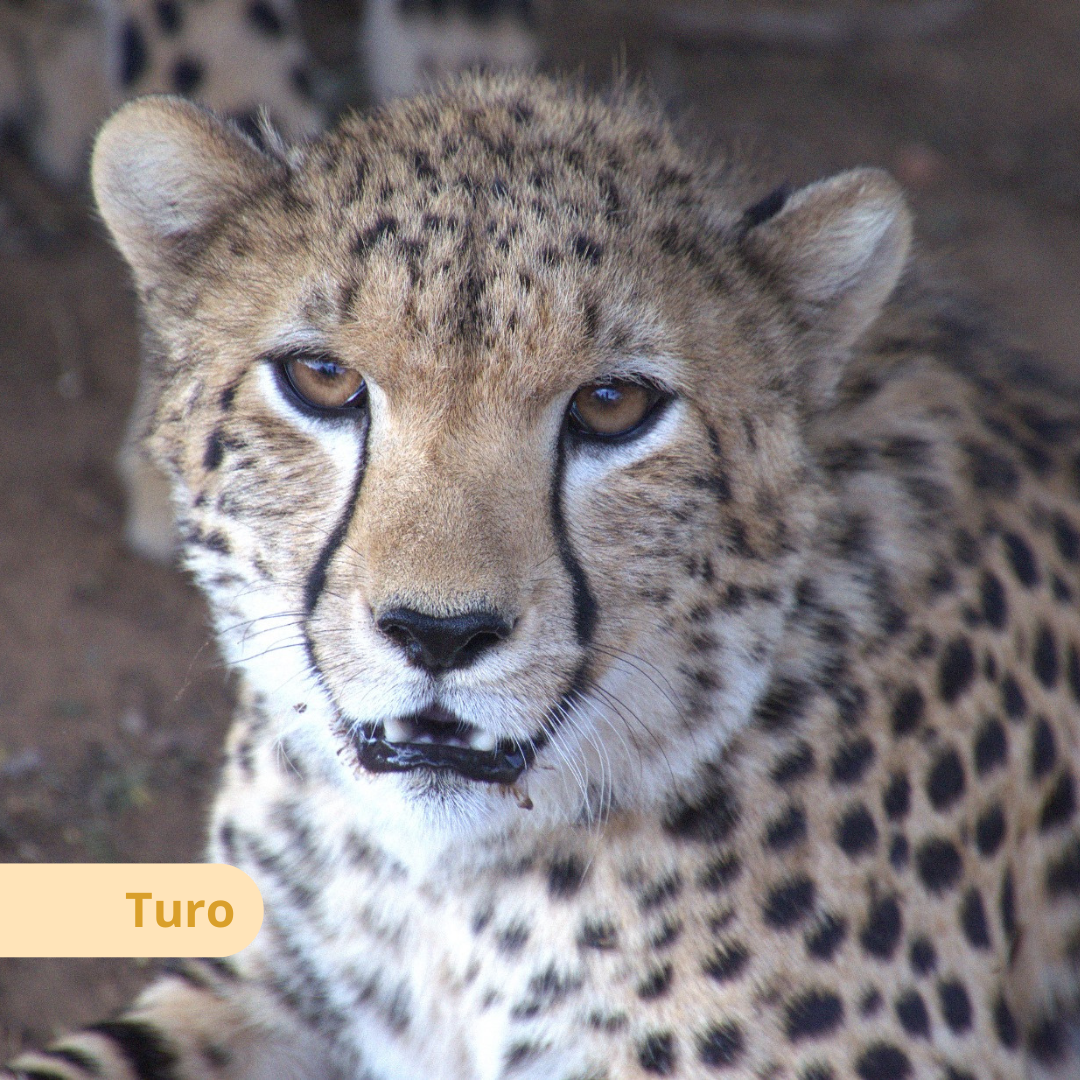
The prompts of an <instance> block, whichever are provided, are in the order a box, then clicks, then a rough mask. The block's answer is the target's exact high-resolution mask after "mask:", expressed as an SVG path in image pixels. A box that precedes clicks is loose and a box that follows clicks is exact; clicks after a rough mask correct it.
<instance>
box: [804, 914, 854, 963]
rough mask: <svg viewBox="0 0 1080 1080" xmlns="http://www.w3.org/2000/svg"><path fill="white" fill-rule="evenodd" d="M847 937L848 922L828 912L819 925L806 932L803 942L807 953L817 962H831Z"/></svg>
mask: <svg viewBox="0 0 1080 1080" xmlns="http://www.w3.org/2000/svg"><path fill="white" fill-rule="evenodd" d="M846 937H847V922H846V921H845V920H844V919H842V918H840V917H839V916H837V915H833V914H831V913H829V912H826V913H825V914H824V915H822V917H821V918H820V919H819V920H818V922H817V925H815V926H812V927H810V929H809V930H807V931H806V935H805V937H804V938H803V941H804V942H805V944H806V951H807V953H809V955H810V956H812V957H813V958H814V959H815V960H826V961H828V960H831V959H832V958H833V955H834V954H835V953H836V950H837V949H839V948H840V946H841V945H842V944H843V943H844V939H845V938H846Z"/></svg>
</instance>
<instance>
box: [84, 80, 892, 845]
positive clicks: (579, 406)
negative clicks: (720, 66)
mask: <svg viewBox="0 0 1080 1080" xmlns="http://www.w3.org/2000/svg"><path fill="white" fill-rule="evenodd" d="M702 177H703V174H702V173H700V172H699V171H698V170H697V169H696V167H695V166H694V165H693V163H692V162H690V161H688V160H687V159H686V158H685V157H684V156H683V154H682V152H681V151H680V150H679V149H678V148H677V146H676V145H675V144H674V142H673V140H672V138H671V136H670V134H669V133H668V132H667V131H666V130H665V129H664V128H663V127H661V126H659V125H658V124H657V123H656V122H655V120H653V119H652V118H651V116H650V115H647V114H644V113H642V112H639V111H638V110H636V109H635V107H634V106H633V104H632V103H627V104H624V105H623V106H622V107H621V108H615V107H608V106H605V105H602V104H600V103H598V102H596V101H591V100H587V99H585V98H581V97H578V96H577V95H575V94H574V93H573V92H567V91H566V90H565V89H561V88H559V87H558V86H556V85H555V84H551V83H547V82H542V81H536V80H526V79H512V78H503V79H491V80H486V81H485V80H473V81H467V82H463V83H462V84H460V85H459V86H458V87H457V88H456V89H452V90H450V91H448V92H446V93H445V94H444V95H443V96H442V97H432V98H421V99H417V100H416V101H414V102H406V103H399V104H396V105H394V106H392V107H390V108H389V109H388V110H386V111H384V112H380V113H377V114H375V116H373V117H371V118H353V119H350V120H347V121H346V122H345V123H344V124H343V126H342V127H341V128H340V129H339V130H338V131H337V132H335V133H331V134H330V135H328V136H326V137H325V138H323V139H322V140H320V141H317V142H315V143H312V144H311V145H310V146H307V147H303V148H300V149H297V150H294V151H287V150H285V149H284V148H277V149H272V150H271V151H270V152H266V151H263V150H258V149H256V148H255V147H254V146H253V145H251V144H249V143H248V142H247V141H246V140H245V139H244V138H243V137H242V136H241V135H239V134H238V133H237V132H236V131H234V130H233V129H231V128H229V127H227V126H226V125H224V124H222V123H221V122H219V121H217V120H216V119H214V118H213V117H212V116H210V115H209V114H207V113H205V112H202V111H199V110H197V109H196V108H194V107H192V106H189V105H185V104H183V103H180V102H177V101H175V100H170V99H157V100H147V101H145V102H138V103H135V104H133V105H130V106H128V107H126V108H125V109H124V110H122V111H121V112H120V113H119V114H118V115H117V117H115V118H114V120H113V121H111V122H110V124H109V125H108V126H107V127H106V129H105V131H104V132H103V134H102V136H101V137H100V139H99V143H98V147H97V150H96V155H95V164H94V183H95V191H96V194H97V198H98V202H99V205H100V206H101V209H102V213H103V215H104V216H105V219H106V221H107V223H108V224H109V227H110V229H111V230H112V232H113V235H114V237H115V238H116V240H117V242H118V244H119V246H120V248H121V251H122V252H123V253H124V255H125V256H126V257H127V259H128V261H129V262H130V263H131V265H132V268H133V270H134V272H135V276H136V280H137V282H138V284H139V287H140V292H141V296H142V299H143V303H144V308H145V312H146V316H147V323H148V327H149V330H150V334H151V338H152V341H153V343H154V345H155V348H156V350H157V352H158V354H159V356H158V360H157V363H156V366H155V367H154V370H153V373H152V374H153V378H154V379H155V380H156V383H155V386H156V394H157V409H156V411H155V414H154V418H153V421H152V430H151V431H150V446H151V447H152V449H153V451H154V453H155V454H156V455H157V456H158V458H159V459H160V460H161V461H162V462H163V463H164V464H165V465H166V467H167V468H168V470H169V472H170V474H171V476H172V477H173V482H174V487H175V492H176V498H177V503H178V507H179V509H180V513H181V517H182V522H183V525H184V527H185V529H186V532H187V537H188V553H189V563H190V565H191V566H192V567H193V569H194V570H195V572H196V574H197V575H198V577H199V580H200V582H201V584H202V585H203V587H204V589H205V590H206V592H207V594H208V596H209V597H210V600H211V603H212V605H213V608H214V611H215V616H216V620H217V625H218V630H219V636H220V638H221V641H222V644H223V647H224V649H225V650H226V653H227V655H228V657H229V659H230V660H231V661H232V662H234V663H236V664H237V665H239V666H241V667H242V668H243V669H244V670H245V672H246V673H247V676H248V680H249V683H250V685H251V686H252V687H253V688H254V690H255V692H256V694H257V695H259V696H260V697H261V698H262V699H263V701H264V703H265V709H266V711H267V712H268V714H269V715H270V716H272V717H273V718H274V723H275V725H276V728H275V731H276V734H277V737H279V738H280V739H281V740H282V745H283V746H287V745H292V746H303V748H304V753H305V754H308V755H309V756H310V755H314V756H316V757H318V759H319V760H321V761H323V762H324V764H325V772H326V774H327V775H328V776H332V777H333V778H334V779H335V782H337V783H340V784H343V785H351V788H352V789H353V790H354V791H355V793H356V799H357V800H358V801H359V802H360V803H362V804H363V806H364V808H365V812H367V813H369V814H372V815H374V816H375V817H376V818H377V819H378V820H385V821H391V820H393V821H399V820H404V819H408V820H414V821H421V822H423V823H424V824H425V825H433V824H434V825H440V826H451V827H453V828H455V829H460V828H461V827H465V828H477V827H480V826H481V825H490V824H492V823H495V824H496V825H498V824H500V823H501V824H502V825H505V824H506V823H507V822H508V821H520V819H521V818H522V817H523V815H522V813H521V811H520V810H519V809H518V806H519V805H524V806H527V805H529V804H530V802H531V804H532V805H533V806H534V807H535V810H534V813H533V814H532V815H528V817H529V818H530V819H531V820H533V821H544V820H549V819H552V818H557V819H561V820H565V819H566V818H567V817H570V818H586V819H588V818H592V817H595V816H596V815H598V814H602V813H604V812H605V811H606V810H607V809H609V808H610V807H611V806H613V805H619V806H623V807H635V806H637V807H644V806H647V805H649V804H651V803H657V802H661V801H663V800H666V799H669V798H671V797H672V796H673V795H675V794H678V793H680V792H682V791H683V789H685V788H686V787H687V786H691V785H693V784H694V783H695V778H696V777H697V775H698V772H699V770H700V767H701V765H702V763H703V762H705V761H706V760H707V759H708V758H709V757H710V756H712V755H714V754H715V753H716V752H717V750H718V749H719V748H720V747H722V746H723V745H724V744H725V742H726V741H727V740H728V739H730V738H731V735H732V733H733V732H734V731H736V730H737V729H738V728H739V727H740V726H741V725H742V724H744V723H746V722H747V721H748V719H749V717H750V716H751V714H752V712H753V710H754V707H755V705H756V703H757V701H758V698H759V697H760V695H761V693H762V688H763V686H764V684H765V682H766V680H767V678H768V676H769V673H770V670H771V668H772V665H773V663H774V658H775V656H776V653H777V650H778V649H779V648H781V647H782V642H783V636H784V633H785V625H786V622H787V619H788V617H789V613H790V611H791V609H792V606H793V604H794V598H793V593H794V585H795V581H796V579H797V576H798V573H799V568H800V567H801V566H802V565H803V564H804V562H805V561H806V559H807V558H809V557H810V556H811V555H812V547H813V534H814V529H815V527H816V507H817V504H818V499H819V493H820V489H819V486H818V482H817V479H816V477H815V474H814V471H813V468H812V466H811V465H810V458H809V455H808V453H807V448H806V441H805V439H806V436H805V430H806V428H807V425H808V424H810V423H812V420H813V417H814V416H815V414H816V413H817V412H818V411H820V410H822V409H823V408H826V407H827V402H828V400H829V395H830V393H831V386H832V382H833V381H834V380H835V377H836V368H837V367H838V362H839V359H840V358H841V356H842V354H843V353H844V352H845V350H846V349H847V348H848V347H849V346H850V344H851V342H852V341H853V340H854V339H855V338H856V337H857V336H858V335H859V334H860V333H861V331H862V330H863V329H864V328H865V326H866V325H867V324H868V322H869V321H870V320H871V319H872V318H874V317H875V315H876V313H877V311H878V309H879V308H880V306H881V304H882V303H883V301H884V299H885V297H886V296H887V294H888V292H889V291H890V289H891V288H892V285H893V284H894V282H895V280H896V277H897V274H898V273H899V270H900V267H901V264H902V261H903V257H904V250H905V248H906V243H907V229H908V225H907V218H906V213H905V211H904V209H903V206H902V203H901V202H900V199H899V196H898V194H897V192H896V190H895V187H894V186H893V185H892V183H891V182H890V181H888V179H887V178H884V177H882V176H881V175H880V174H876V173H870V172H862V173H853V174H847V175H846V176H843V177H840V178H837V179H836V180H834V181H831V182H827V183H824V184H820V185H815V186H812V187H811V188H807V189H805V190H804V191H802V192H799V193H797V194H796V195H795V196H793V197H792V198H790V199H788V200H787V201H786V203H785V202H784V201H783V200H781V199H776V200H773V203H772V204H765V205H763V206H759V207H756V208H755V209H754V210H753V211H752V212H750V213H749V214H746V213H744V212H743V202H742V201H736V200H737V199H739V197H738V196H737V195H736V194H733V193H732V192H730V191H728V190H727V189H726V188H725V187H724V186H723V184H718V183H716V182H713V181H709V180H706V179H703V178H702ZM508 790H509V791H511V792H512V793H513V794H516V796H517V798H516V800H515V799H509V798H507V797H506V795H507V791H508Z"/></svg>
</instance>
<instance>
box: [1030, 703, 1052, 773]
mask: <svg viewBox="0 0 1080 1080" xmlns="http://www.w3.org/2000/svg"><path fill="white" fill-rule="evenodd" d="M1056 763H1057V741H1056V740H1055V739H1054V730H1053V728H1051V727H1050V721H1049V720H1047V719H1046V717H1045V716H1040V717H1039V718H1038V719H1037V720H1036V721H1035V730H1034V731H1033V732H1032V735H1031V779H1032V780H1041V779H1042V778H1043V777H1044V776H1045V775H1046V774H1047V773H1048V772H1050V770H1051V769H1052V768H1053V767H1054V765H1055V764H1056Z"/></svg>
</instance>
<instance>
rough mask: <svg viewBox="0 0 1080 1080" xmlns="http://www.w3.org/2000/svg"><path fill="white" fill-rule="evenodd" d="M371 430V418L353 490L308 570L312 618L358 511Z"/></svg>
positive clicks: (306, 611) (307, 600)
mask: <svg viewBox="0 0 1080 1080" xmlns="http://www.w3.org/2000/svg"><path fill="white" fill-rule="evenodd" d="M370 430H371V420H370V418H369V419H367V420H366V421H365V426H364V441H363V444H362V445H361V447H360V460H359V461H358V462H357V465H356V478H355V479H354V480H353V488H352V492H351V493H350V495H349V498H348V501H347V502H346V503H345V509H344V511H342V514H341V519H340V520H339V521H338V523H337V524H336V525H335V526H334V530H333V532H331V533H330V536H329V538H328V539H327V541H326V544H325V545H324V546H323V549H322V551H320V552H319V557H318V558H317V559H316V560H315V563H314V565H313V566H312V567H311V570H310V571H309V572H308V576H307V581H306V582H305V583H304V614H305V615H306V617H307V619H310V618H311V614H312V612H313V611H314V610H315V605H316V604H317V603H318V602H319V596H320V595H321V594H322V591H323V587H324V586H325V585H326V571H327V569H328V568H329V566H330V560H331V559H332V558H333V557H334V555H335V554H337V550H338V548H339V547H341V545H342V543H343V542H344V540H345V534H346V533H347V532H348V531H349V526H350V525H351V524H352V519H353V515H354V514H355V513H356V503H357V500H358V499H359V498H360V485H361V484H362V483H363V482H364V473H365V471H366V467H367V440H368V432H369V431H370ZM305 621H306V620H305ZM305 633H306V628H305Z"/></svg>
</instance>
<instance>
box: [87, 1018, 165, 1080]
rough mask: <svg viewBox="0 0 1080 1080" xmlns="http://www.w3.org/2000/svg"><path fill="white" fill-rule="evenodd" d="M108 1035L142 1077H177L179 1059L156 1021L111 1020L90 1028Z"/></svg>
mask: <svg viewBox="0 0 1080 1080" xmlns="http://www.w3.org/2000/svg"><path fill="white" fill-rule="evenodd" d="M87 1030H88V1031H92V1032H95V1033H96V1034H98V1035H101V1036H103V1037H104V1038H106V1039H108V1040H109V1042H111V1043H112V1044H113V1047H114V1048H115V1049H116V1051H117V1052H118V1054H119V1055H120V1057H122V1058H123V1059H124V1061H125V1063H126V1064H127V1065H128V1067H129V1068H130V1069H131V1071H132V1072H133V1073H134V1074H135V1076H137V1077H138V1078H139V1080H175V1078H176V1077H177V1076H178V1075H179V1074H178V1072H177V1065H178V1064H179V1059H178V1057H177V1055H176V1052H175V1051H174V1050H173V1048H172V1047H171V1046H170V1045H169V1043H168V1042H167V1040H166V1039H165V1037H164V1035H163V1034H162V1033H161V1032H160V1031H159V1030H158V1028H157V1027H156V1026H155V1025H153V1024H147V1023H142V1022H141V1021H139V1020H107V1021H106V1022H105V1023H103V1024H94V1025H93V1026H92V1027H90V1028H88V1029H87Z"/></svg>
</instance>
